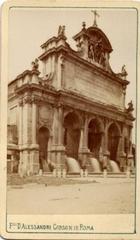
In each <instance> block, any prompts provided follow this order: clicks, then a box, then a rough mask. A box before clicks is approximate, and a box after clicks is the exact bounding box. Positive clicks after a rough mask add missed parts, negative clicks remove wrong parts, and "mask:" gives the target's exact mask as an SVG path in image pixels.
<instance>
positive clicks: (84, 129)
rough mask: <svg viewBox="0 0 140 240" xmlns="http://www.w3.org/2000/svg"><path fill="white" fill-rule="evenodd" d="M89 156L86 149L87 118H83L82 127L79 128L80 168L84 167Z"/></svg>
mask: <svg viewBox="0 0 140 240" xmlns="http://www.w3.org/2000/svg"><path fill="white" fill-rule="evenodd" d="M88 156H89V149H88V118H87V116H85V122H84V126H83V127H82V128H81V135H80V145H79V160H80V162H81V165H82V166H86V164H87V160H88Z"/></svg>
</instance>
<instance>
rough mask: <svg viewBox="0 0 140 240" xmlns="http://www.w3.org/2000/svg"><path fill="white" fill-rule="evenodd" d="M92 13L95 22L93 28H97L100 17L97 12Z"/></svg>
mask: <svg viewBox="0 0 140 240" xmlns="http://www.w3.org/2000/svg"><path fill="white" fill-rule="evenodd" d="M91 12H92V13H93V14H94V22H93V27H97V21H96V20H97V17H100V15H99V14H98V13H97V11H96V10H91Z"/></svg>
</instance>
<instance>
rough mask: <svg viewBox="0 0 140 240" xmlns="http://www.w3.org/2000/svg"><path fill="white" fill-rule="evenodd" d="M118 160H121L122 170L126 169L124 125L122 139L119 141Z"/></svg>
mask: <svg viewBox="0 0 140 240" xmlns="http://www.w3.org/2000/svg"><path fill="white" fill-rule="evenodd" d="M118 161H119V165H120V170H121V171H125V169H126V153H125V152H124V126H123V129H122V135H121V136H120V141H119V150H118Z"/></svg>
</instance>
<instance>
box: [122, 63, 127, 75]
mask: <svg viewBox="0 0 140 240" xmlns="http://www.w3.org/2000/svg"><path fill="white" fill-rule="evenodd" d="M125 67H126V66H125V65H123V66H122V70H121V75H122V77H126V76H127V75H128V73H127V71H126V69H125Z"/></svg>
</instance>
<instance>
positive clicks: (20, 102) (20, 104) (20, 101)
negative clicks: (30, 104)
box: [18, 98, 23, 107]
mask: <svg viewBox="0 0 140 240" xmlns="http://www.w3.org/2000/svg"><path fill="white" fill-rule="evenodd" d="M18 104H19V106H20V107H22V106H23V98H19V100H18Z"/></svg>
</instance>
